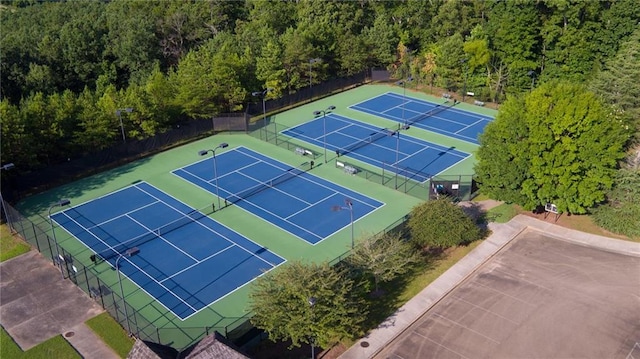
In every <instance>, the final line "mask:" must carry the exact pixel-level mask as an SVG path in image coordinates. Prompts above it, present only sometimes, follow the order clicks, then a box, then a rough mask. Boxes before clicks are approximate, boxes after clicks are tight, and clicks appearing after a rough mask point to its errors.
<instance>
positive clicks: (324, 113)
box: [313, 105, 336, 163]
mask: <svg viewBox="0 0 640 359" xmlns="http://www.w3.org/2000/svg"><path fill="white" fill-rule="evenodd" d="M335 109H336V107H335V106H333V105H331V106H329V107H327V108H326V109H324V110H318V111H313V115H314V116H315V117H318V116H320V115H322V132H323V135H322V142H323V147H324V163H327V114H328V113H331V111H333V110H335Z"/></svg>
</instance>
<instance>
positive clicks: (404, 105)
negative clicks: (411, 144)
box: [350, 92, 493, 144]
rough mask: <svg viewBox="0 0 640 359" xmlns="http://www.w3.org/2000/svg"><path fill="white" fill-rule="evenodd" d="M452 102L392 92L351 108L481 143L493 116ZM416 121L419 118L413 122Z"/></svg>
mask: <svg viewBox="0 0 640 359" xmlns="http://www.w3.org/2000/svg"><path fill="white" fill-rule="evenodd" d="M405 101H406V102H405ZM452 105H453V104H452V103H449V104H435V103H431V102H428V101H423V100H419V99H416V98H413V97H409V96H407V97H404V96H402V95H399V94H396V93H393V92H388V93H386V94H382V95H380V96H376V97H373V98H370V99H368V100H366V101H364V102H360V103H358V104H355V105H353V106H351V107H350V108H352V109H354V110H358V111H361V112H365V113H368V114H372V115H375V116H379V117H382V118H386V119H388V120H392V121H396V122H400V123H409V124H411V126H415V127H418V128H421V129H425V130H429V131H432V132H436V133H439V134H442V135H446V136H449V137H453V138H457V139H460V140H464V141H467V142H471V143H475V144H478V135H479V134H481V133H482V131H484V127H485V126H486V125H487V124H488V123H489V122H491V121H493V118H490V117H489V116H484V115H479V114H475V113H473V112H468V111H464V110H460V109H457V108H453V107H452ZM414 121H417V122H415V123H412V122H414Z"/></svg>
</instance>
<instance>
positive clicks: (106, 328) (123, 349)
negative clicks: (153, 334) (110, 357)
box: [86, 313, 135, 358]
mask: <svg viewBox="0 0 640 359" xmlns="http://www.w3.org/2000/svg"><path fill="white" fill-rule="evenodd" d="M86 324H87V326H89V328H91V329H92V330H93V331H94V332H95V333H96V334H97V335H98V336H99V337H100V338H102V340H103V341H104V342H105V343H106V344H107V345H108V346H109V347H111V349H113V351H115V352H116V353H117V354H118V355H119V356H120V357H121V358H126V357H127V354H129V352H130V351H131V348H132V347H133V343H134V342H135V340H134V339H133V338H131V337H129V335H127V332H125V330H124V329H122V327H121V326H120V324H118V323H117V322H116V321H115V320H114V319H113V318H111V316H110V315H109V314H108V313H102V314H100V315H98V316H96V317H93V318H91V319H89V320H87V322H86Z"/></svg>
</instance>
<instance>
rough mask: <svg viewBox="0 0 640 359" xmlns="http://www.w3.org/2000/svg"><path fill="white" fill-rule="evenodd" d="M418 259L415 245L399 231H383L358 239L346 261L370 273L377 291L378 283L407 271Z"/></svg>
mask: <svg viewBox="0 0 640 359" xmlns="http://www.w3.org/2000/svg"><path fill="white" fill-rule="evenodd" d="M420 259H421V258H420V256H419V255H418V252H417V251H416V249H415V247H414V246H413V245H412V244H411V243H410V242H408V241H406V240H404V238H402V237H401V236H400V233H384V234H378V235H374V236H367V238H366V239H364V240H361V241H358V244H356V246H355V247H354V249H353V250H352V251H351V254H350V255H349V257H348V259H347V261H348V262H349V264H350V265H351V266H352V267H353V268H356V269H359V270H361V271H362V272H364V273H367V274H369V275H371V276H372V277H373V280H374V284H375V290H376V291H378V284H379V283H381V282H389V281H392V280H393V279H395V278H396V277H398V276H399V275H401V274H404V273H407V272H409V271H410V270H411V269H412V267H413V266H414V265H415V264H417V263H418V262H419V261H420Z"/></svg>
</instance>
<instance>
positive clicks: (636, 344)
mask: <svg viewBox="0 0 640 359" xmlns="http://www.w3.org/2000/svg"><path fill="white" fill-rule="evenodd" d="M636 348H638V350H639V351H640V343H638V342H636V343H635V344H634V345H633V347H632V348H631V350H630V351H629V354H627V358H626V359H635V356H634V355H633V351H634V350H636Z"/></svg>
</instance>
